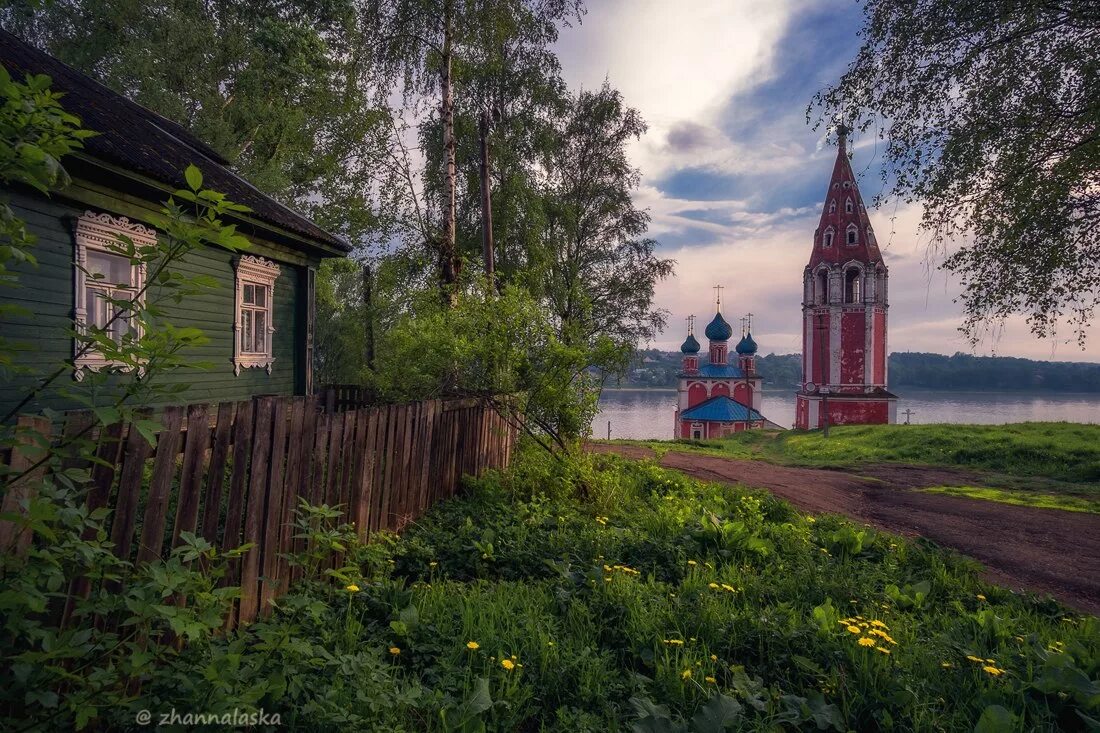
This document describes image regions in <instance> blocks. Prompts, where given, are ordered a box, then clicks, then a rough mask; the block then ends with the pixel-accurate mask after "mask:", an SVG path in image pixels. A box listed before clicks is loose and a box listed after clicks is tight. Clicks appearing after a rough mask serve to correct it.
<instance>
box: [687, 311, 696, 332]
mask: <svg viewBox="0 0 1100 733" xmlns="http://www.w3.org/2000/svg"><path fill="white" fill-rule="evenodd" d="M686 320H687V322H688V335H689V336H691V335H694V334H695V315H694V314H692V315H690V316H688V317H687V319H686Z"/></svg>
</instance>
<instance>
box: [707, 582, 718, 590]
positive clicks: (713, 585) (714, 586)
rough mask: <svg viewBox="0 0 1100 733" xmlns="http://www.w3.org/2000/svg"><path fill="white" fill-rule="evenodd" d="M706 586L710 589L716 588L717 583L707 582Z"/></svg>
mask: <svg viewBox="0 0 1100 733" xmlns="http://www.w3.org/2000/svg"><path fill="white" fill-rule="evenodd" d="M707 587H708V588H710V589H711V590H718V584H717V583H707Z"/></svg>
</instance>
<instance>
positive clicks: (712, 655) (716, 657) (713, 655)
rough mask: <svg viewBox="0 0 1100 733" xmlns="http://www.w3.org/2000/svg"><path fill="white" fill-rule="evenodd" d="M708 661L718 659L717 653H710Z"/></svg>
mask: <svg viewBox="0 0 1100 733" xmlns="http://www.w3.org/2000/svg"><path fill="white" fill-rule="evenodd" d="M710 661H712V662H717V661H718V655H717V654H711V655H710Z"/></svg>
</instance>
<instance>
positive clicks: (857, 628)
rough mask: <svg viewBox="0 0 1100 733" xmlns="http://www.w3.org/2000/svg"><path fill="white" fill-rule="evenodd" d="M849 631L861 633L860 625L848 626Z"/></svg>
mask: <svg viewBox="0 0 1100 733" xmlns="http://www.w3.org/2000/svg"><path fill="white" fill-rule="evenodd" d="M848 633H850V634H858V633H859V627H858V626H849V627H848Z"/></svg>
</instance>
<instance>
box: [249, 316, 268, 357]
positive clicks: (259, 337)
mask: <svg viewBox="0 0 1100 733" xmlns="http://www.w3.org/2000/svg"><path fill="white" fill-rule="evenodd" d="M252 351H253V352H255V353H257V354H263V353H266V352H267V313H265V312H264V311H256V339H255V341H254V343H253V348H252Z"/></svg>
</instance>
